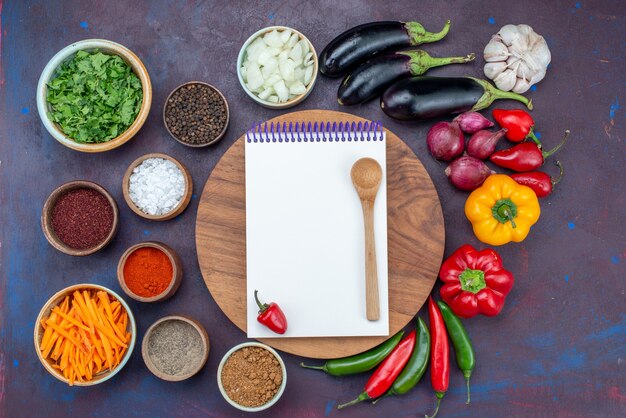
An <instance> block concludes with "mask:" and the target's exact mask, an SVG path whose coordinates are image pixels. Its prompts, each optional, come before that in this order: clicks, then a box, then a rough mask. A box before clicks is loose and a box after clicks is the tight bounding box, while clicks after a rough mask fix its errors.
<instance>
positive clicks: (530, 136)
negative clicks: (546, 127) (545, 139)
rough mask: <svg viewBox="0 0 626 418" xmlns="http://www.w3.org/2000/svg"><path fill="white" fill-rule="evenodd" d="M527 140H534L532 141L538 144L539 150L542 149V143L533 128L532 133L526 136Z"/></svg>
mask: <svg viewBox="0 0 626 418" xmlns="http://www.w3.org/2000/svg"><path fill="white" fill-rule="evenodd" d="M526 138H530V139H532V141H533V142H534V143H535V144H537V146H538V147H539V148H541V146H542V145H541V141H540V140H539V138H537V135H535V131H534V129H533V128H530V132H528V135H526Z"/></svg>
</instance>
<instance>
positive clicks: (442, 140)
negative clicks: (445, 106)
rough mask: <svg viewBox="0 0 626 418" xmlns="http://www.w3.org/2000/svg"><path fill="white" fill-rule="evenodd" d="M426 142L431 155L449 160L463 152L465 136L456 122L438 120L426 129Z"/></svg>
mask: <svg viewBox="0 0 626 418" xmlns="http://www.w3.org/2000/svg"><path fill="white" fill-rule="evenodd" d="M426 143H427V145H428V149H429V150H430V153H431V154H432V155H433V157H435V158H437V159H438V160H444V161H450V160H451V159H453V158H455V157H458V156H459V155H461V153H463V148H464V147H465V137H464V136H463V132H461V129H460V128H459V124H458V123H457V122H452V123H450V122H439V123H436V124H434V125H433V127H432V128H430V130H429V131H428V136H427V137H426Z"/></svg>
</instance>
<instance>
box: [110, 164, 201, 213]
mask: <svg viewBox="0 0 626 418" xmlns="http://www.w3.org/2000/svg"><path fill="white" fill-rule="evenodd" d="M122 191H123V193H124V200H125V201H126V204H128V207H129V208H130V209H131V210H132V211H133V212H135V213H136V214H137V215H139V216H141V217H142V218H146V219H150V220H153V221H166V220H168V219H172V218H174V217H176V216H178V215H179V214H181V213H182V212H183V211H184V210H185V208H187V205H189V202H190V201H191V195H192V193H193V183H192V180H191V174H190V173H189V171H188V170H187V168H186V167H185V166H184V165H182V164H181V163H180V162H179V161H178V160H177V159H175V158H173V157H170V156H169V155H167V154H159V153H151V154H146V155H142V156H141V157H139V158H137V159H136V160H135V161H133V162H132V163H131V164H130V165H129V166H128V169H127V170H126V173H125V174H124V178H123V179H122Z"/></svg>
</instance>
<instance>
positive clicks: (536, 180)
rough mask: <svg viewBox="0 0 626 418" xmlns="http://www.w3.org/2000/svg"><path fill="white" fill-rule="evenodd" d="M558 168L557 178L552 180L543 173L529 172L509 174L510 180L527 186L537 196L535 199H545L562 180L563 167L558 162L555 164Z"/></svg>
mask: <svg viewBox="0 0 626 418" xmlns="http://www.w3.org/2000/svg"><path fill="white" fill-rule="evenodd" d="M555 164H556V165H557V166H558V167H559V176H558V177H557V178H555V179H554V178H552V177H550V176H549V175H548V174H546V173H544V172H543V171H531V172H530V173H515V174H511V178H512V179H513V180H515V181H516V182H517V183H519V184H523V185H524V186H528V187H530V188H531V189H533V191H534V192H535V194H536V195H537V197H546V196H548V195H549V194H550V193H552V189H553V188H554V186H555V185H556V184H557V183H558V182H559V181H561V178H563V166H562V165H561V162H560V161H557V162H556V163H555Z"/></svg>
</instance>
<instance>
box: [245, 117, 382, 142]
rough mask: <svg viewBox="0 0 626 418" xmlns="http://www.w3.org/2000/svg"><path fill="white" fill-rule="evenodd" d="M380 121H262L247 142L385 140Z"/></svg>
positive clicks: (248, 136) (254, 127)
mask: <svg viewBox="0 0 626 418" xmlns="http://www.w3.org/2000/svg"><path fill="white" fill-rule="evenodd" d="M383 133H384V129H383V126H382V124H381V123H380V122H369V121H366V122H295V123H294V122H289V123H287V122H282V123H281V122H259V123H255V124H254V125H253V126H252V128H251V129H250V130H249V131H248V132H246V141H247V142H261V143H270V142H286V143H289V142H359V141H382V140H383V139H384V135H383Z"/></svg>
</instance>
